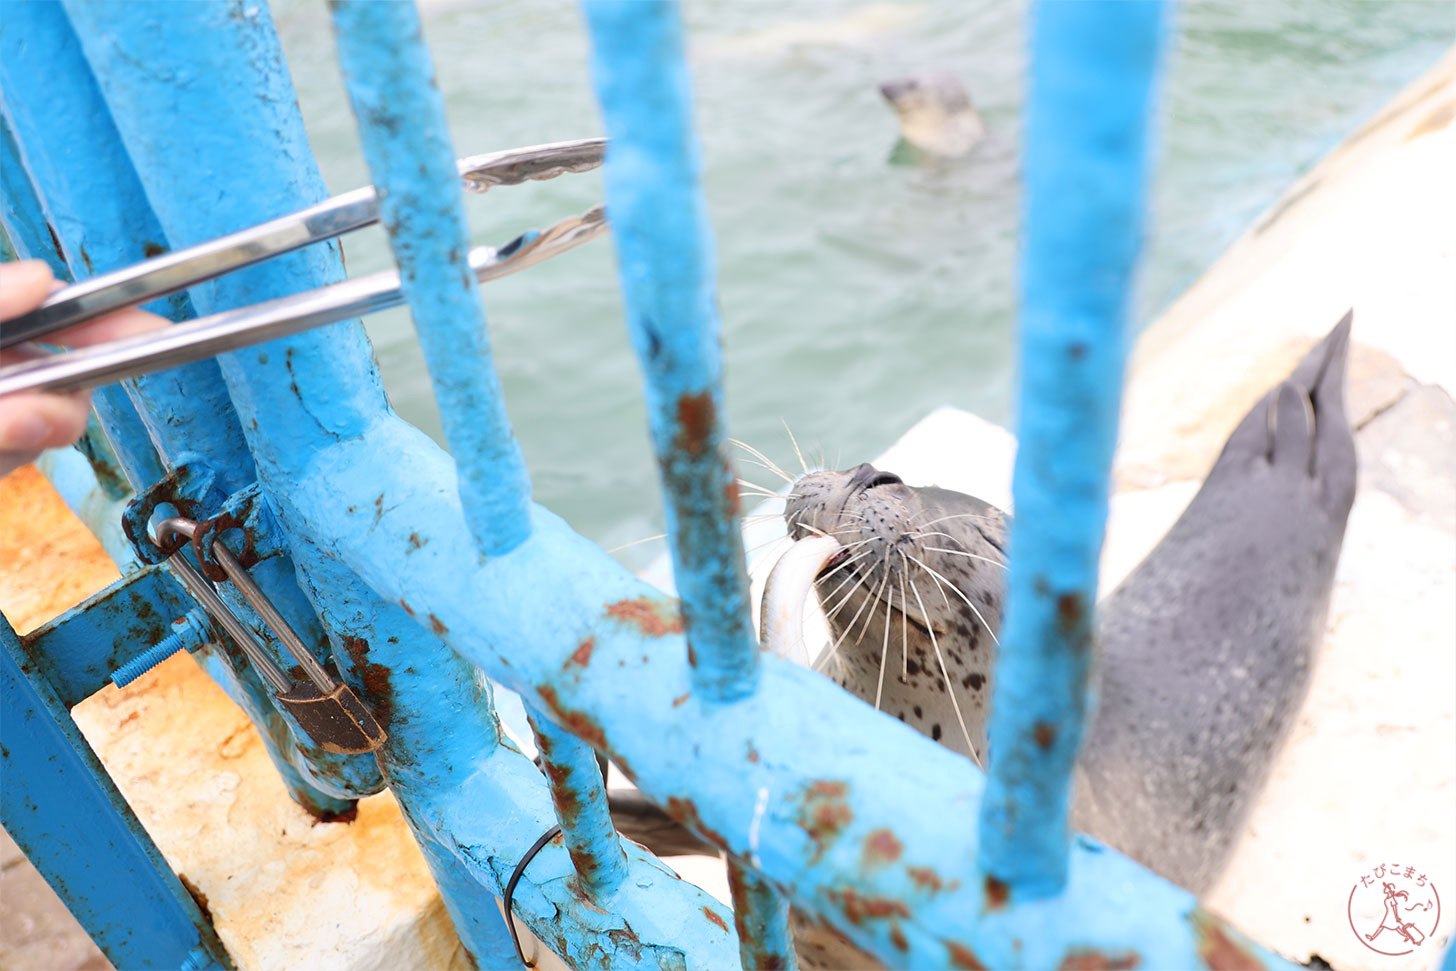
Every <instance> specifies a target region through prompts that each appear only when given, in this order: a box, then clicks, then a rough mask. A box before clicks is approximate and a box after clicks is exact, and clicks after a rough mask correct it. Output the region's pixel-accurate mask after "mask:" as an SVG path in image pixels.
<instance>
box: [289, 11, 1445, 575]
mask: <svg viewBox="0 0 1456 971" xmlns="http://www.w3.org/2000/svg"><path fill="white" fill-rule="evenodd" d="M1452 11H1453V7H1452V6H1451V5H1450V4H1446V3H1436V2H1429V3H1427V2H1399V0H1379V2H1352V0H1338V2H1337V0H1238V2H1223V3H1186V4H1183V5H1182V6H1181V8H1180V11H1179V18H1178V25H1177V36H1176V40H1175V43H1174V45H1173V57H1172V61H1171V65H1170V71H1169V75H1168V85H1167V90H1166V95H1167V96H1166V98H1165V99H1164V106H1163V123H1162V124H1163V127H1162V149H1161V162H1160V165H1159V168H1158V176H1157V185H1156V188H1155V193H1154V203H1153V216H1152V225H1151V232H1150V241H1149V247H1148V251H1147V259H1146V262H1145V266H1144V272H1143V278H1142V284H1141V293H1140V299H1139V304H1138V305H1139V308H1140V309H1139V314H1138V317H1139V326H1141V325H1142V323H1143V322H1146V321H1147V320H1148V319H1149V318H1151V317H1152V316H1154V315H1155V314H1156V312H1157V311H1158V310H1159V309H1161V308H1162V307H1164V306H1166V305H1167V304H1168V303H1169V302H1170V301H1171V300H1172V299H1173V298H1174V297H1176V296H1177V294H1178V293H1179V292H1180V291H1181V290H1182V289H1183V288H1184V287H1186V286H1187V285H1188V284H1189V283H1190V282H1192V280H1193V279H1195V278H1196V277H1197V275H1198V274H1199V273H1200V272H1201V271H1202V270H1203V269H1204V268H1205V267H1206V266H1207V265H1208V264H1209V263H1211V262H1212V261H1213V260H1214V259H1215V258H1216V257H1217V256H1218V255H1219V253H1220V252H1222V250H1223V249H1224V248H1225V247H1226V246H1227V245H1228V244H1229V243H1230V242H1232V241H1233V240H1234V239H1235V238H1237V237H1238V235H1239V234H1240V233H1241V232H1242V231H1243V229H1244V228H1246V227H1247V226H1248V225H1249V224H1250V223H1251V222H1252V221H1253V219H1254V218H1255V217H1256V216H1257V215H1258V214H1259V212H1260V211H1261V210H1263V209H1264V208H1265V207H1267V206H1268V205H1269V204H1270V203H1272V202H1273V201H1274V200H1275V199H1276V198H1277V197H1278V195H1279V193H1280V192H1281V191H1282V190H1283V189H1284V188H1285V187H1287V186H1288V184H1289V183H1290V182H1291V181H1293V180H1294V179H1295V178H1296V177H1297V176H1299V175H1300V173H1302V172H1304V171H1305V170H1306V169H1308V168H1309V167H1311V166H1312V165H1314V164H1315V163H1316V162H1318V160H1319V159H1320V158H1321V157H1322V156H1323V155H1324V153H1325V152H1327V151H1328V150H1329V149H1330V148H1332V147H1333V146H1334V145H1335V144H1337V143H1338V142H1339V141H1340V140H1341V139H1342V138H1343V137H1345V136H1346V135H1348V134H1349V133H1351V132H1352V131H1354V130H1355V129H1356V128H1357V127H1358V126H1359V125H1360V123H1361V122H1362V121H1363V120H1364V119H1366V118H1368V117H1369V116H1370V115H1371V114H1373V113H1374V112H1375V111H1377V110H1378V109H1379V108H1380V106H1381V105H1382V104H1383V103H1384V102H1385V101H1386V100H1387V99H1388V98H1390V97H1391V96H1392V95H1394V94H1395V93H1396V92H1397V91H1398V90H1399V89H1400V88H1401V87H1402V86H1404V85H1405V84H1407V83H1408V82H1410V81H1411V80H1413V79H1414V78H1416V77H1417V76H1418V75H1419V74H1420V73H1421V72H1422V71H1424V70H1425V69H1426V68H1428V67H1429V66H1430V65H1431V64H1433V63H1434V62H1435V61H1436V60H1437V58H1439V56H1440V55H1441V53H1442V51H1443V50H1444V49H1445V48H1447V47H1448V46H1449V45H1450V44H1451V43H1452V41H1453V35H1456V23H1453V13H1452ZM425 12H426V17H427V22H426V35H427V38H428V40H429V42H430V44H431V47H432V49H433V51H434V56H435V61H436V65H437V69H438V71H439V80H440V85H441V88H442V89H443V90H444V92H445V95H446V99H447V103H448V106H449V111H450V116H451V122H452V126H453V131H454V137H455V144H456V148H457V149H458V151H459V153H460V154H470V153H477V152H485V151H491V150H494V149H499V148H504V147H509V146H513V145H523V144H530V143H534V142H543V141H551V140H557V139H565V138H576V137H583V136H586V135H594V134H598V133H599V131H600V129H599V124H598V120H597V117H596V110H595V107H594V104H593V102H592V99H591V93H590V88H589V80H588V77H587V67H586V52H585V46H584V38H583V34H582V30H581V27H580V23H579V18H578V15H577V11H576V8H575V5H574V4H570V3H562V2H555V0H549V2H548V0H516V2H509V3H501V2H498V3H482V2H465V0H460V2H435V3H427V4H426V5H425ZM274 13H275V17H276V18H277V21H278V24H279V28H280V31H281V33H282V35H283V40H284V45H285V48H286V49H287V53H288V55H289V62H290V65H291V67H292V69H293V72H294V77H295V81H296V83H297V84H298V87H299V94H300V100H301V102H302V107H303V111H304V116H305V119H306V120H307V122H308V125H309V131H310V135H311V138H312V139H313V142H314V148H315V150H316V152H317V153H318V155H319V157H320V161H321V163H322V165H323V168H324V173H325V176H326V178H327V179H328V182H329V185H330V187H331V188H332V189H333V190H334V191H343V190H346V189H350V188H354V187H355V186H358V185H361V184H363V183H365V182H367V181H368V178H367V175H366V173H365V171H364V168H363V165H362V162H361V161H360V160H359V157H358V151H357V142H356V138H355V133H354V124H353V119H352V117H351V116H350V114H349V111H348V108H347V104H346V101H345V99H344V94H343V90H342V85H341V82H340V80H339V74H338V70H337V65H336V62H335V59H334V54H333V47H332V39H331V37H330V34H329V27H328V23H327V13H326V10H325V9H324V5H322V4H318V3H317V2H315V0H287V2H275V4H274ZM686 16H687V17H688V21H689V28H690V45H691V52H690V53H691V63H692V68H693V75H694V83H695V88H696V97H697V107H698V119H699V131H700V132H701V135H702V140H703V143H704V153H705V159H706V172H705V179H706V187H707V192H708V197H709V203H710V206H711V211H712V216H713V220H714V227H715V232H716V238H717V245H718V261H719V269H720V273H721V284H720V291H721V300H722V308H723V319H724V344H725V353H726V356H727V357H726V366H727V383H728V402H729V423H730V428H731V430H732V433H733V434H734V435H735V436H737V437H739V438H743V439H745V440H747V441H749V442H751V443H753V444H754V445H756V446H757V447H759V448H761V449H763V450H764V451H766V452H767V453H769V454H770V455H771V456H773V457H774V458H776V459H777V460H778V461H779V462H780V463H784V464H787V463H793V464H794V465H795V467H797V460H796V459H794V458H793V451H792V448H791V447H790V445H789V441H788V437H787V435H786V434H785V431H784V425H785V424H787V425H788V426H789V427H791V428H792V429H793V430H794V433H795V434H796V435H797V436H798V438H799V441H800V443H801V444H802V445H803V446H804V448H805V450H806V451H809V452H812V453H813V454H815V455H817V454H819V453H820V452H821V450H822V453H823V454H824V455H825V457H826V458H827V459H828V461H830V462H831V463H833V464H836V465H842V464H845V463H852V462H857V461H861V460H864V459H866V458H870V457H872V456H873V455H874V454H876V453H877V452H879V451H880V450H882V449H883V448H884V447H886V446H887V445H889V444H890V443H891V442H892V441H894V440H895V438H896V437H898V435H899V434H900V433H901V432H903V431H904V430H905V429H906V428H907V427H909V426H910V425H911V424H912V423H914V422H915V421H916V420H917V419H919V418H920V417H921V416H923V415H924V414H925V413H927V412H928V411H930V410H931V409H933V408H935V407H937V406H939V405H942V404H953V405H957V406H960V407H963V408H966V409H969V410H971V411H974V412H977V413H979V414H981V415H983V416H985V417H987V418H990V419H992V420H994V421H999V422H1003V423H1005V422H1009V420H1010V406H1011V393H1012V388H1013V373H1012V369H1013V357H1012V332H1011V328H1012V321H1013V284H1014V265H1015V263H1014V261H1015V253H1016V249H1015V248H1016V240H1017V236H1016V233H1017V221H1018V212H1019V198H1018V185H1017V151H1018V139H1019V124H1020V120H1019V113H1020V110H1021V102H1022V77H1021V76H1022V72H1023V66H1024V65H1023V48H1024V46H1025V36H1024V33H1025V7H1024V5H1023V4H1021V3H1015V2H1006V0H935V2H923V3H863V2H844V3H839V2H834V3H831V2H827V0H819V2H806V0H774V2H761V0H715V2H707V0H700V2H694V3H688V4H687V5H686ZM933 67H946V68H950V69H953V70H955V71H957V72H958V73H959V74H960V75H961V76H962V77H963V78H964V79H965V81H966V82H967V84H968V86H969V87H970V90H971V93H972V96H973V98H974V99H975V101H976V103H977V105H978V107H979V108H980V110H981V112H982V114H983V115H984V117H985V119H986V122H987V124H988V126H989V129H990V131H991V135H990V137H989V138H988V140H987V142H986V143H985V144H984V145H983V146H982V147H981V149H980V150H978V152H977V153H976V154H975V155H974V157H972V158H971V159H969V160H966V161H965V162H962V163H957V164H940V165H905V164H897V163H895V162H893V161H892V160H891V155H892V151H893V148H894V145H895V140H896V139H895V134H896V126H895V122H894V118H893V116H892V115H891V113H890V112H889V111H888V109H887V108H886V107H885V106H884V105H883V104H882V102H881V101H880V97H879V94H878V93H877V91H876V86H877V84H878V83H879V82H881V81H883V80H887V79H890V78H893V77H896V76H899V75H902V74H905V73H910V72H913V71H917V70H922V69H926V68H933ZM600 197H601V183H600V178H599V176H598V175H596V174H592V175H587V176H574V177H569V178H564V179H558V180H556V181H554V182H550V183H545V184H538V185H530V186H523V187H517V188H510V189H505V190H497V191H495V192H492V193H489V194H488V195H486V196H483V197H479V198H475V199H472V200H471V202H470V216H471V224H472V228H473V230H474V233H475V241H476V242H477V243H502V242H504V241H506V240H507V239H509V238H511V237H513V236H514V235H516V234H517V233H518V232H520V231H521V230H523V229H525V228H527V227H531V226H544V225H546V224H548V223H550V222H552V221H554V220H555V219H558V218H560V217H562V216H565V215H568V214H571V213H575V212H579V211H581V210H584V209H585V208H587V207H589V206H590V205H592V204H594V203H595V202H597V201H599V200H600ZM347 251H348V253H347V255H348V260H349V268H350V272H351V273H354V274H359V273H366V272H371V271H374V270H377V269H381V268H384V267H385V266H387V265H388V253H387V248H386V246H385V244H384V241H383V238H382V236H380V235H378V234H377V233H375V234H370V235H361V236H359V237H358V238H356V237H350V240H349V243H348V244H347ZM485 302H486V309H487V313H488V316H489V320H490V327H491V333H492V339H493V342H494V347H495V352H496V360H497V364H498V367H499V369H500V371H501V377H502V381H503V383H504V386H505V390H506V394H507V397H508V401H509V408H510V413H511V417H512V419H513V421H514V423H515V427H516V430H517V434H518V436H519V438H520V441H521V444H522V447H523V448H524V450H525V453H526V458H527V460H528V462H529V464H530V467H531V469H532V473H533V476H534V486H535V494H536V497H537V499H538V500H540V501H541V502H543V503H544V504H546V505H547V506H549V507H550V508H552V509H553V510H555V511H556V512H558V513H560V514H562V515H563V516H565V517H566V518H567V519H568V520H569V521H570V522H571V523H572V524H573V525H574V526H575V527H576V528H577V529H579V530H581V531H582V532H584V533H585V534H586V535H588V536H590V537H592V538H593V539H596V540H597V541H599V542H601V543H603V544H604V545H606V546H615V545H618V544H621V543H626V542H629V541H632V540H636V539H640V538H643V537H646V536H649V535H651V534H654V533H657V532H658V531H660V529H661V526H660V523H661V511H660V502H659V501H658V498H657V486H656V470H655V465H654V463H653V461H652V459H651V455H650V452H649V450H648V445H647V435H646V425H645V417H644V414H643V410H642V406H641V404H640V402H641V391H640V378H639V375H638V372H637V367H636V363H635V360H634V359H633V357H632V354H631V351H630V349H629V347H628V343H627V338H626V333H625V327H624V325H623V322H622V316H621V306H620V302H619V298H618V296H617V288H616V273H615V266H614V264H613V262H612V251H611V246H610V244H609V243H608V242H606V241H601V242H597V243H594V244H592V245H591V246H590V247H588V248H586V249H584V250H579V251H577V252H575V253H572V254H568V255H567V256H565V257H562V258H560V259H558V260H556V261H553V262H552V263H549V264H545V265H542V266H540V267H537V268H535V269H533V270H531V271H529V272H527V273H524V274H521V275H518V276H514V277H511V278H509V279H506V280H503V281H499V282H496V283H492V284H490V285H489V286H487V287H486V288H485ZM368 327H369V332H370V334H371V336H372V338H373V340H374V344H375V348H376V351H377V352H378V355H379V358H380V362H381V365H382V367H383V370H384V376H385V381H386V384H387V385H388V388H389V391H390V395H391V397H392V399H393V401H394V404H395V407H396V408H397V409H398V410H399V411H400V412H401V413H402V414H403V415H404V416H405V417H406V418H408V419H410V420H411V421H413V422H415V423H416V424H418V425H420V426H421V427H422V428H424V429H425V430H426V431H428V432H430V433H431V434H432V435H435V436H436V437H437V438H438V437H439V422H438V416H437V415H436V413H435V410H434V404H433V401H432V399H431V396H430V390H429V382H428V378H427V377H426V375H425V372H424V367H423V364H422V362H421V359H420V356H419V352H418V350H417V348H416V346H415V343H414V338H413V334H412V331H411V328H410V324H409V321H408V318H407V317H406V316H405V315H404V314H403V313H402V312H395V313H390V314H381V315H378V316H376V317H373V318H371V319H370V320H369V321H368ZM747 468H748V470H749V472H750V473H751V474H750V475H749V477H750V478H759V479H761V480H766V479H767V474H766V473H762V474H757V475H755V474H752V473H756V472H757V470H755V469H753V468H752V467H747ZM660 548H661V547H660V545H659V544H647V545H645V546H641V547H636V548H633V549H631V550H627V551H624V552H623V554H622V555H623V558H624V559H626V560H628V561H629V562H631V563H634V564H636V563H641V562H643V561H644V560H645V558H647V557H650V556H651V555H653V554H654V553H655V552H656V551H657V550H659V549H660Z"/></svg>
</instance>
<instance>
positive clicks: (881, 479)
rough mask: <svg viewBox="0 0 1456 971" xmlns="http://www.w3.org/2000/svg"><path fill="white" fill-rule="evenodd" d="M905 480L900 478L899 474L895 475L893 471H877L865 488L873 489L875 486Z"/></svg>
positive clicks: (898, 482)
mask: <svg viewBox="0 0 1456 971" xmlns="http://www.w3.org/2000/svg"><path fill="white" fill-rule="evenodd" d="M904 481H905V480H904V479H902V478H900V477H899V476H898V475H895V474H894V473H893V472H877V473H875V475H874V477H873V478H871V479H870V481H869V482H866V483H865V488H866V489H873V488H874V487H875V486H882V485H900V484H902V483H903V482H904Z"/></svg>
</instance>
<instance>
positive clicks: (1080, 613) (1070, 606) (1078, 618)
mask: <svg viewBox="0 0 1456 971" xmlns="http://www.w3.org/2000/svg"><path fill="white" fill-rule="evenodd" d="M1057 625H1058V626H1059V627H1061V629H1062V633H1063V635H1065V636H1066V637H1067V638H1069V639H1070V641H1071V643H1072V646H1073V647H1078V648H1084V649H1085V648H1086V647H1088V646H1089V645H1090V644H1091V643H1092V638H1091V636H1090V633H1091V632H1090V630H1089V628H1088V625H1087V603H1086V601H1085V600H1084V599H1083V597H1082V595H1081V594H1080V593H1064V594H1062V595H1061V596H1059V597H1057Z"/></svg>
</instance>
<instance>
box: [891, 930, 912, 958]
mask: <svg viewBox="0 0 1456 971" xmlns="http://www.w3.org/2000/svg"><path fill="white" fill-rule="evenodd" d="M890 943H891V944H893V945H895V950H897V951H908V950H910V941H909V939H908V938H907V937H906V936H905V932H904V931H902V930H900V925H899V924H896V925H895V926H894V927H891V928H890Z"/></svg>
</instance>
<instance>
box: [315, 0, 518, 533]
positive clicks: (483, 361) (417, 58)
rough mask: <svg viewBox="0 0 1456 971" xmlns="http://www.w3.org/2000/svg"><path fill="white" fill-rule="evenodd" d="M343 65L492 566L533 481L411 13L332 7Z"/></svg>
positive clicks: (474, 525) (410, 7)
mask: <svg viewBox="0 0 1456 971" xmlns="http://www.w3.org/2000/svg"><path fill="white" fill-rule="evenodd" d="M332 10H333V18H334V32H335V35H336V36H337V39H338V49H339V63H340V65H341V66H342V68H343V72H344V79H345V81H346V82H347V86H348V91H349V99H350V101H351V103H352V105H353V108H354V116H355V117H356V118H357V119H358V121H359V138H360V142H361V143H362V145H363V149H364V159H365V161H366V162H368V163H369V172H370V174H371V175H372V176H373V178H374V184H375V186H376V187H377V188H378V190H379V209H380V216H381V221H382V222H383V223H384V226H385V229H386V230H387V231H388V233H389V245H390V247H391V249H392V250H393V251H394V259H395V262H396V263H397V264H399V273H400V282H401V284H402V286H403V289H404V293H405V296H406V298H407V299H408V300H409V305H410V312H411V313H412V314H413V316H414V320H415V329H416V332H417V333H418V334H419V338H420V346H421V348H422V349H423V350H424V354H425V363H426V365H427V366H428V367H429V371H430V379H431V381H432V382H433V384H434V388H435V399H436V401H437V402H438V403H439V406H440V418H441V421H442V422H443V424H444V428H445V438H446V441H447V442H448V443H449V446H450V452H451V454H453V455H454V456H455V464H456V468H457V469H458V473H459V476H460V480H459V487H460V495H461V498H462V499H463V500H464V503H465V508H466V509H468V510H470V527H471V530H472V532H473V533H474V535H475V538H476V540H477V542H479V544H480V548H481V551H482V552H484V553H485V554H487V555H496V554H500V553H505V552H508V551H510V550H511V549H513V548H514V547H515V546H517V545H518V544H519V543H520V542H521V541H522V540H523V539H525V538H526V535H527V533H528V532H529V531H530V528H531V522H530V517H529V507H530V502H531V482H530V478H529V477H528V475H527V473H526V465H525V461H524V459H522V457H521V450H520V447H519V446H518V445H517V444H516V440H515V437H514V436H513V434H512V432H511V426H510V420H509V419H508V418H507V417H506V409H505V399H504V397H503V396H502V394H501V387H500V378H499V376H498V375H497V374H496V371H495V365H494V364H493V363H492V361H491V353H490V334H489V332H488V331H487V329H486V322H485V310H484V308H483V306H482V304H481V300H480V285H479V284H478V283H477V282H476V280H475V275H474V274H473V273H471V272H470V267H469V265H468V263H467V262H466V254H467V253H468V252H469V250H470V230H469V228H468V227H467V226H466V223H465V208H464V206H463V204H462V202H461V198H460V178H459V176H458V175H457V173H456V163H455V149H454V146H453V145H452V144H451V141H450V130H449V126H448V123H447V121H446V118H445V99H444V98H443V97H442V96H441V94H440V89H439V87H438V86H437V85H436V84H435V69H434V65H433V64H431V62H430V55H429V51H428V50H427V49H426V47H425V42H424V36H423V34H422V32H421V26H420V17H419V11H418V10H417V9H416V8H415V5H414V3H413V2H402V3H375V2H373V0H339V2H336V3H334V4H332Z"/></svg>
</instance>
